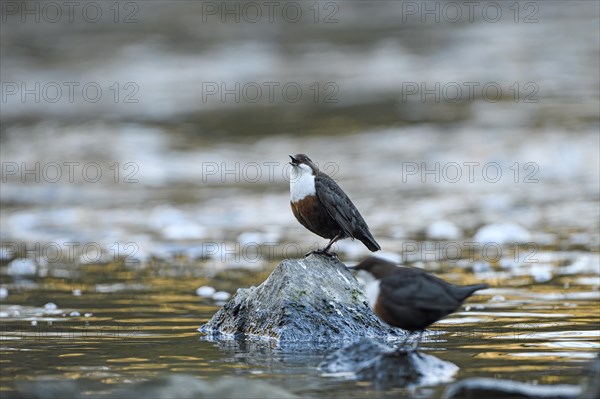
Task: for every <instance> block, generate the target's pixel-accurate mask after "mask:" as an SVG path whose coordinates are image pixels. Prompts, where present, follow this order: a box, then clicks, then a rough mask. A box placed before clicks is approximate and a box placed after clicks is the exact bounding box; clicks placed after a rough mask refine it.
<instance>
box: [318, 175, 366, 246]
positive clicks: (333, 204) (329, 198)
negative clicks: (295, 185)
mask: <svg viewBox="0 0 600 399" xmlns="http://www.w3.org/2000/svg"><path fill="white" fill-rule="evenodd" d="M315 189H316V191H317V198H318V199H319V201H320V202H321V204H322V205H323V206H324V207H325V209H326V210H327V213H328V214H329V216H331V217H332V218H333V219H334V220H335V221H336V222H337V223H338V224H339V225H340V228H341V229H342V231H343V232H344V234H345V235H346V236H348V237H352V238H354V232H355V231H356V230H357V226H359V225H360V223H362V224H364V226H366V223H365V221H364V220H363V218H362V216H361V215H360V213H358V210H357V209H356V207H355V206H354V204H353V203H352V201H350V198H348V196H347V195H346V194H345V193H344V192H343V191H342V189H341V188H340V186H338V185H337V183H336V182H335V181H333V179H332V178H331V177H329V176H327V175H326V174H325V173H322V172H319V173H317V175H316V176H315ZM367 229H368V228H367Z"/></svg>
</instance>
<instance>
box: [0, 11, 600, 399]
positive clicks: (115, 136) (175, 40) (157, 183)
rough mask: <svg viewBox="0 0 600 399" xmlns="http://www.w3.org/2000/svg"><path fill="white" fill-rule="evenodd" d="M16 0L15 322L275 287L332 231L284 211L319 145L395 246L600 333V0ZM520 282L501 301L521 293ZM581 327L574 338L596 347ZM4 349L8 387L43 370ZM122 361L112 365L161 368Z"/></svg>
mask: <svg viewBox="0 0 600 399" xmlns="http://www.w3.org/2000/svg"><path fill="white" fill-rule="evenodd" d="M1 6H2V9H1V10H0V12H1V18H2V21H1V22H2V24H1V39H0V45H1V47H0V67H1V69H0V73H1V79H0V80H1V83H2V93H1V95H2V100H1V103H0V107H1V110H0V116H1V128H0V133H1V138H0V144H1V149H0V156H1V162H2V189H1V193H0V203H1V205H2V209H1V211H0V218H1V225H0V227H1V232H0V238H1V239H2V246H1V252H0V255H1V259H2V268H1V269H0V271H1V272H2V274H1V278H2V291H1V292H0V293H1V294H2V298H3V299H2V301H3V305H2V306H3V310H2V313H1V316H2V318H3V321H4V323H5V326H6V325H9V326H15V325H16V324H14V323H23V322H25V324H24V325H25V326H27V327H25V328H24V329H21V327H19V328H18V329H16V330H19V331H20V332H21V333H22V334H23V333H24V334H25V336H29V335H27V334H32V333H31V331H30V327H29V326H30V324H31V323H32V322H36V323H37V322H40V321H47V320H46V319H47V318H50V321H54V323H58V322H65V320H67V319H69V315H70V314H74V315H75V316H73V317H79V316H81V317H82V318H83V315H84V313H85V314H89V318H88V321H87V322H88V325H89V322H91V320H94V317H99V318H98V319H95V322H96V325H103V324H102V322H103V321H105V322H106V323H109V322H110V323H120V322H123V323H125V322H127V320H129V318H130V317H131V313H130V312H135V309H138V307H139V309H138V311H139V312H146V311H147V312H150V313H149V314H150V315H149V316H148V315H147V318H145V319H144V317H145V316H141V315H140V313H135V314H136V315H138V316H139V317H140V318H141V319H140V321H139V324H136V326H138V327H139V328H140V330H136V331H145V330H144V327H143V326H144V325H152V326H156V325H161V326H163V327H164V329H165V330H164V331H162V330H161V331H162V332H160V333H164V334H167V333H166V332H165V331H170V332H171V333H172V332H173V329H175V330H177V329H178V328H182V330H181V331H179V332H180V333H181V334H183V335H182V336H185V337H188V339H192V340H196V339H197V333H196V332H194V331H193V330H191V327H192V326H198V325H199V324H200V322H201V321H202V320H200V319H198V315H201V318H202V319H203V320H206V318H208V317H210V315H211V314H212V313H213V312H214V310H216V309H217V308H218V307H215V306H216V305H215V304H214V302H211V301H212V299H210V298H208V299H206V300H204V299H202V301H204V302H202V303H201V304H200V305H199V304H198V300H199V299H198V297H197V296H196V295H195V293H194V290H195V288H197V287H199V286H202V285H207V286H210V287H216V289H217V290H222V291H223V290H224V291H223V292H226V293H229V294H231V293H234V292H235V289H236V288H237V287H240V286H248V285H251V284H260V282H262V280H264V278H265V277H266V276H267V275H268V273H269V272H270V270H272V268H273V267H274V266H275V265H276V264H277V262H278V261H279V260H280V259H284V258H287V257H298V256H301V255H302V254H304V253H305V252H307V251H309V250H311V249H316V248H317V247H318V246H321V247H322V246H323V245H324V244H325V243H326V242H327V240H325V239H321V238H320V237H317V236H315V235H313V234H312V233H310V232H308V231H307V230H305V229H304V228H303V227H302V226H300V225H299V224H298V223H297V222H296V220H295V219H294V217H293V215H292V213H291V211H290V208H289V188H288V185H289V183H288V181H289V180H288V178H287V176H288V172H289V168H288V165H287V162H288V160H289V159H288V154H296V153H306V154H308V155H309V156H310V157H311V158H312V159H313V160H314V161H316V162H317V163H318V164H319V165H320V167H321V169H322V170H323V171H325V172H326V173H328V174H330V175H331V176H333V177H334V179H336V180H337V181H338V183H339V184H340V185H341V187H342V188H343V189H344V190H345V191H346V192H347V193H348V194H349V196H350V197H351V198H352V200H353V201H354V203H355V204H356V205H357V207H358V208H359V210H360V211H361V213H362V214H363V216H364V217H365V219H366V221H367V223H368V224H369V226H370V227H371V230H372V232H373V234H374V236H375V237H376V239H377V240H378V242H379V243H380V244H381V246H382V247H383V250H384V251H385V252H387V256H392V257H395V258H396V259H398V260H399V261H402V262H404V263H407V264H414V265H416V266H420V267H426V268H430V269H432V270H437V271H438V272H440V273H442V274H443V273H448V274H447V275H445V276H446V278H447V279H450V280H452V279H454V281H455V282H473V281H476V280H477V281H479V280H486V281H488V282H491V283H492V284H495V285H498V286H505V287H508V286H510V287H513V288H514V287H526V290H525V291H528V292H531V291H536V289H538V290H540V292H543V295H542V294H541V293H540V295H542V296H541V297H536V298H535V300H537V301H547V300H557V301H558V302H557V305H556V306H561V305H558V303H560V304H564V301H565V300H567V299H569V298H570V297H569V296H568V295H570V294H569V293H567V294H565V293H564V292H563V290H565V289H567V288H568V289H570V290H571V291H570V292H571V293H573V294H574V295H575V296H574V297H573V298H575V297H577V298H578V299H579V300H580V301H582V303H580V304H579V305H580V307H579V309H580V310H581V309H588V310H587V312H588V313H585V312H584V313H585V315H584V316H582V317H583V319H582V320H583V321H582V326H583V327H582V329H583V330H586V331H594V330H595V329H597V328H598V314H597V313H596V314H590V313H589V312H590V310H589V309H594V306H596V305H597V304H598V284H599V282H598V272H599V270H598V268H599V263H598V251H599V246H600V206H599V200H600V198H599V195H600V172H599V170H600V164H599V158H600V157H599V148H600V138H599V137H600V135H599V113H600V111H599V109H600V102H599V97H600V96H599V88H600V76H599V73H598V71H599V63H600V61H599V60H600V57H599V55H600V52H599V48H600V40H599V29H598V26H599V22H600V17H599V4H598V2H590V1H573V2H560V1H544V2H539V1H538V2H535V1H521V2H504V1H502V2H477V3H473V4H470V3H469V4H465V3H461V2H450V3H448V2H436V1H416V2H406V1H405V2H401V1H398V2H388V1H381V2H379V1H374V2H367V1H352V2H340V1H332V2H328V1H326V2H303V1H300V2H298V1H296V2H275V3H269V2H252V3H245V2H235V1H231V2H202V1H197V2H194V1H178V2H167V1H149V2H145V1H144V2H142V1H130V2H125V1H123V2H103V1H102V2H101V1H97V2H87V1H81V2H76V4H75V3H73V4H71V5H66V4H63V3H62V2H36V1H3V2H2V3H1ZM486 245H487V246H486ZM456 248H458V253H457V252H456V251H457V249H456ZM336 250H337V252H338V253H339V254H340V258H341V259H342V261H357V260H359V259H361V258H362V257H364V256H366V255H367V254H368V251H367V250H366V248H364V247H363V246H362V244H360V243H359V242H352V241H350V240H346V241H343V242H340V243H339V245H337V248H336ZM488 250H491V251H492V252H489V251H488ZM449 251H454V252H449ZM449 258H451V260H452V261H451V262H449V260H448V259H449ZM569 267H570V269H568V268H569ZM240 269H242V270H245V269H249V270H250V272H248V273H246V274H243V273H242V274H239V273H241V272H238V271H237V270H240ZM465 270H466V271H467V272H465ZM473 271H475V272H476V273H479V274H476V275H475V277H474V276H473V274H472V273H471V272H473ZM465 273H468V274H465ZM511 279H512V280H511ZM578 279H583V280H578ZM536 283H540V284H541V283H547V285H543V286H540V285H535V284H536ZM531 284H533V285H531ZM565 284H567V285H565ZM525 291H511V292H503V291H497V292H493V291H492V292H491V294H492V295H490V297H493V298H496V299H495V301H494V302H502V306H507V307H511V306H517V305H519V306H520V305H522V303H523V295H524V294H523V292H525ZM204 292H206V291H204ZM208 292H209V294H208V295H209V296H210V295H211V294H212V291H211V290H210V289H209V290H208ZM82 293H83V295H82ZM226 293H225V294H223V295H225V296H224V297H223V296H221V299H222V298H226V297H227V294H226ZM86 294H87V296H86ZM544 295H546V296H544ZM548 295H550V296H548ZM553 295H554V296H553ZM565 295H566V296H565ZM511 296H512V297H514V298H513V299H514V300H515V301H516V302H510V301H508V299H510V298H511ZM529 298H530V299H531V297H529ZM573 298H571V299H573ZM217 299H219V298H217ZM487 299H490V298H489V297H488V298H486V300H487ZM111 301H114V302H111ZM156 301H158V302H160V303H163V304H168V306H167V307H166V308H162V309H160V310H159V309H153V310H148V309H146V305H147V303H148V302H152V303H156ZM207 301H208V302H207ZM505 301H508V302H505ZM53 305H54V306H53ZM165 306H166V305H165ZM565 306H566V305H565ZM124 309H126V310H124ZM132 309H133V310H132ZM140 309H142V310H140ZM551 309H554V310H556V309H557V308H556V307H554V308H551ZM73 312H75V313H73ZM548 312H550V310H548ZM174 313H175V314H177V315H179V316H178V317H180V318H179V319H177V318H175V319H174V320H173V319H171V318H170V317H171V316H172V315H173V314H174ZM562 313H565V312H562ZM592 313H593V312H592ZM167 315H169V316H167ZM181 317H183V318H185V322H184V321H182V319H181ZM490 317H491V318H494V317H493V315H492V316H490ZM532 317H533V316H532ZM536 317H537V316H535V317H534V319H532V320H535V322H538V321H540V320H538V319H536ZM569 317H570V318H571V319H573V315H570V316H569ZM590 317H591V318H590ZM69 320H71V319H69ZM74 320H79V319H74ZM521 320H522V319H521ZM531 322H532V323H533V322H534V321H531ZM6 323H13V324H6ZM78 323H79V322H74V324H73V326H74V327H73V328H75V329H76V330H77V329H79V328H80V324H78ZM98 323H100V324H98ZM145 323H146V324H145ZM182 323H183V324H185V323H187V324H185V326H184V327H185V328H184V327H180V326H181V325H182ZM92 324H93V323H92ZM19 325H20V326H21V325H22V324H19ZM81 325H83V324H81ZM111 325H113V324H111ZM3 328H4V327H3ZM15 328H16V327H14V328H13V327H9V328H7V329H6V331H8V333H9V335H10V334H12V332H14V331H16V330H15ZM184 330H185V331H184ZM23 331H24V332H23ZM145 333H147V334H150V335H152V334H151V333H150V332H149V331H145ZM154 333H156V334H159V332H158V331H154ZM589 334H591V335H589ZM589 334H588V335H585V334H584V335H583V336H584V340H587V341H586V343H585V344H583V345H580V344H577V345H574V346H573V347H570V348H569V349H564V348H563V352H569V351H574V352H578V351H582V352H584V355H581V356H579V355H577V354H576V355H573V356H574V358H575V359H576V360H577V359H579V360H581V359H585V358H587V357H588V354H589V351H591V350H592V351H593V350H597V348H598V347H599V345H598V336H597V334H594V333H589ZM100 335H101V334H100ZM167 335H169V334H167ZM169 336H170V337H171V338H172V337H173V336H172V335H169ZM153 337H154V338H156V336H154V335H153ZM563 338H564V337H563ZM567 338H569V337H567ZM98 340H99V341H98V342H97V343H98V346H97V348H105V346H103V345H104V344H105V343H104V341H102V338H101V336H100V338H98ZM82 342H83V341H82ZM27 344H28V343H23V345H27ZM486 345H489V342H487V343H486ZM171 349H172V348H171ZM544 349H546V350H548V351H550V350H549V349H548V348H544ZM211 350H213V351H215V352H214V353H212V355H211V356H213V357H214V358H215V359H219V358H221V357H222V356H223V353H222V352H218V351H217V350H216V349H214V348H212V349H211ZM84 352H85V351H84ZM234 352H235V351H234ZM11 353H12V352H11ZM236 353H237V352H236ZM47 355H48V357H47V358H45V360H44V361H45V362H47V364H48V365H49V366H48V370H51V371H47V373H49V374H51V375H54V374H57V375H62V373H63V372H64V370H62V371H56V370H55V369H54V367H53V366H52V365H53V364H55V361H56V359H55V358H54V357H52V356H53V355H50V354H47ZM11 356H12V357H10V360H9V361H8V363H7V364H5V366H6V367H9V366H10V367H12V368H9V370H12V371H11V374H10V376H8V377H6V375H5V376H4V377H3V378H5V380H4V382H3V386H4V387H5V389H13V388H6V387H12V386H13V385H12V384H13V383H14V381H15V380H19V378H18V377H16V375H23V373H25V374H27V375H28V376H31V374H36V373H34V372H32V371H31V370H29V371H27V372H25V371H24V364H26V363H27V361H25V360H24V358H23V357H22V356H27V355H24V354H23V353H20V352H19V351H17V353H16V354H15V353H12V355H11ZM107 356H109V355H107ZM231 356H234V355H231ZM109 357H110V356H109ZM234 357H235V356H234ZM567 357H568V356H567ZM84 358H85V359H87V358H86V357H85V356H84V357H82V359H84ZM545 360H547V361H549V362H551V361H555V360H556V357H555V354H552V355H549V358H547V359H545ZM171 361H172V362H175V363H176V362H180V361H183V360H181V359H178V360H171ZM171 361H164V365H165V366H164V367H165V368H169V367H171V366H172V363H171ZM191 362H196V360H191ZM155 363H156V362H155ZM119 364H121V363H119ZM123 364H124V365H125V366H123V367H122V369H120V371H118V372H117V371H114V369H111V370H112V371H111V372H115V373H116V376H115V381H120V380H121V379H123V378H124V377H123V375H129V377H132V375H135V376H139V375H143V376H147V375H151V374H152V373H153V372H154V371H149V370H145V369H143V367H137V369H136V370H137V371H131V368H130V367H129V366H130V362H127V361H125V362H124V363H123ZM161 364H163V363H161ZM177 364H178V363H177ZM178 365H179V364H178ZM179 366H181V365H179ZM186 366H189V364H188V363H186ZM263 366H264V365H263ZM461 366H462V364H461ZM480 366H481V365H480ZM512 366H514V364H512ZM68 367H71V366H68ZM90 367H92V366H90ZM94 367H95V366H94ZM215 367H217V368H218V366H215ZM180 369H182V370H187V369H186V368H185V367H183V366H182V367H180ZM480 369H484V368H481V367H480ZM5 370H6V369H5ZM69 370H71V369H69ZM77 370H80V363H78V362H74V363H73V364H72V370H71V371H72V372H74V373H76V377H75V378H80V377H81V375H80V374H78V373H79V371H77ZM94 370H95V369H94ZM140 370H144V371H143V372H141V371H140ZM190 370H192V369H190ZM193 370H197V369H195V368H193ZM204 371H206V370H204ZM103 372H104V371H103ZM128 372H131V373H132V374H127V373H128ZM220 372H221V371H220ZM94 373H95V371H89V374H88V375H87V377H86V378H90V379H92V380H94V379H98V378H99V377H97V375H95V374H94ZM120 373H122V374H120ZM139 373H141V374H139ZM573 374H574V375H575V374H577V373H576V372H574V373H573ZM27 378H29V377H27ZM536 378H537V377H536ZM557 378H558V377H557ZM283 380H284V381H287V382H285V383H283V385H286V386H288V387H290V384H292V383H291V382H289V381H288V380H286V379H283ZM554 381H555V380H554ZM316 384H317V385H318V383H316ZM314 389H317V388H314ZM336 389H337V388H336ZM292 390H294V388H293V384H292ZM298 390H300V387H296V391H298ZM317 391H318V390H317ZM340 392H342V391H340ZM344 394H346V395H347V394H348V392H346V393H344ZM360 394H361V395H363V394H365V393H364V392H362V391H361V393H360Z"/></svg>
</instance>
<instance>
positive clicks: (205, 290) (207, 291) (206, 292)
mask: <svg viewBox="0 0 600 399" xmlns="http://www.w3.org/2000/svg"><path fill="white" fill-rule="evenodd" d="M215 292H217V290H215V289H214V288H213V287H209V286H207V285H203V286H202V287H199V288H196V295H198V296H202V297H211V296H212V295H213V294H214V293H215Z"/></svg>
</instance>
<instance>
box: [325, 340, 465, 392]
mask: <svg viewBox="0 0 600 399" xmlns="http://www.w3.org/2000/svg"><path fill="white" fill-rule="evenodd" d="M318 369H319V371H321V372H322V373H323V375H324V376H335V377H346V378H348V379H359V380H371V381H375V383H376V384H377V385H380V386H390V385H391V386H407V385H411V386H416V385H436V384H441V383H444V382H449V381H452V378H453V376H454V374H456V372H457V371H458V366H456V365H455V364H454V363H450V362H447V361H444V360H441V359H438V358H437V357H435V356H432V355H427V354H424V353H421V352H415V351H397V350H396V349H394V348H391V347H389V346H387V345H384V344H382V343H380V342H376V341H374V340H372V339H368V338H364V339H362V340H360V341H358V342H356V343H353V344H351V345H348V346H345V347H344V348H342V349H339V350H337V351H335V352H333V353H332V354H330V355H328V356H327V358H325V360H324V361H323V362H321V364H319V366H318Z"/></svg>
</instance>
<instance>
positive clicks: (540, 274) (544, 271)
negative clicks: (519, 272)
mask: <svg viewBox="0 0 600 399" xmlns="http://www.w3.org/2000/svg"><path fill="white" fill-rule="evenodd" d="M531 276H532V277H533V279H534V280H535V282H536V283H545V282H548V281H550V280H552V266H551V265H533V266H532V267H531Z"/></svg>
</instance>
